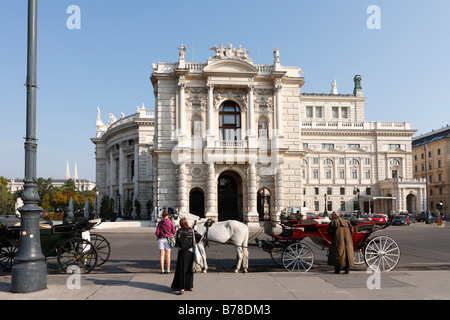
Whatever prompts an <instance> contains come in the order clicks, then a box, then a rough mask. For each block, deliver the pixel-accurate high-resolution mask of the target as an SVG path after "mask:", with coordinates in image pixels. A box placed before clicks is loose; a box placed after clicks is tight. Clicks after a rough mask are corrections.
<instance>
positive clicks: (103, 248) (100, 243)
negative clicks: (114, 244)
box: [91, 234, 111, 266]
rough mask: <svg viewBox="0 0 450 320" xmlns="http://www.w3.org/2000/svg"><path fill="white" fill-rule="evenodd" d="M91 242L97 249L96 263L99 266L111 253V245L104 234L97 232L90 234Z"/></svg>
mask: <svg viewBox="0 0 450 320" xmlns="http://www.w3.org/2000/svg"><path fill="white" fill-rule="evenodd" d="M91 243H92V244H93V245H94V246H95V248H96V249H97V254H98V261H97V265H98V266H101V265H102V264H104V263H105V262H106V261H107V260H108V259H109V255H110V254H111V246H110V244H109V242H108V240H106V238H105V237H104V236H102V235H99V234H91Z"/></svg>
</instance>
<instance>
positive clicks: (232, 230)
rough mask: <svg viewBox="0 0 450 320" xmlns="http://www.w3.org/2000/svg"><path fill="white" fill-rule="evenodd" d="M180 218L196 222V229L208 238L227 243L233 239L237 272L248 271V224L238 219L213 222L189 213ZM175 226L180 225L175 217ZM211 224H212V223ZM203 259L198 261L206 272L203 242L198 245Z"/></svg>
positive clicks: (190, 223)
mask: <svg viewBox="0 0 450 320" xmlns="http://www.w3.org/2000/svg"><path fill="white" fill-rule="evenodd" d="M179 218H186V219H187V220H188V222H189V225H190V226H193V225H194V222H196V225H195V229H196V230H197V232H198V233H199V234H201V235H203V236H206V237H207V240H209V241H214V242H219V243H227V242H228V241H231V242H232V243H233V245H234V246H235V248H236V253H237V255H236V269H235V270H234V272H235V273H238V272H239V269H240V268H241V264H242V268H243V269H244V273H246V272H247V271H248V248H247V247H248V237H249V231H248V227H247V225H246V224H244V223H242V222H239V221H236V220H228V221H221V222H212V224H211V221H210V220H207V219H201V218H200V217H199V216H196V215H193V214H190V213H187V214H180V215H179ZM174 220H175V226H179V220H180V219H174ZM210 224H211V225H210ZM198 249H199V253H200V255H201V258H202V259H201V260H202V261H199V262H198V263H199V264H202V265H203V272H204V273H206V271H207V269H208V265H207V263H206V253H205V249H204V246H203V244H199V245H198Z"/></svg>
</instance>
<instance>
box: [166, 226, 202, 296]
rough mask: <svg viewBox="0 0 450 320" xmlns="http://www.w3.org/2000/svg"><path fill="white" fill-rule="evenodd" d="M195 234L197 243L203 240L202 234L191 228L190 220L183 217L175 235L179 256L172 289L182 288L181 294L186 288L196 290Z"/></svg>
mask: <svg viewBox="0 0 450 320" xmlns="http://www.w3.org/2000/svg"><path fill="white" fill-rule="evenodd" d="M194 235H195V241H196V243H198V242H199V241H201V240H202V236H201V235H200V234H199V233H198V232H197V231H195V230H194V229H193V228H189V222H188V220H187V219H186V218H181V220H180V228H179V229H178V231H177V234H176V237H175V246H176V247H178V256H177V266H176V268H175V275H174V277H173V281H172V285H171V288H172V290H180V294H183V293H184V291H185V290H189V291H194V273H193V272H192V264H193V262H194V250H193V248H194V243H193V242H194Z"/></svg>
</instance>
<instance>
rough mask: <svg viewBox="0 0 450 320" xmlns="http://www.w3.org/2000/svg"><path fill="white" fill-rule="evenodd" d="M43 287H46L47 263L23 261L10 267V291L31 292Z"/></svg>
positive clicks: (43, 288)
mask: <svg viewBox="0 0 450 320" xmlns="http://www.w3.org/2000/svg"><path fill="white" fill-rule="evenodd" d="M45 289H47V264H46V263H45V262H41V261H39V262H23V263H18V264H16V265H15V266H14V267H13V268H12V271H11V292H12V293H31V292H37V291H41V290H45Z"/></svg>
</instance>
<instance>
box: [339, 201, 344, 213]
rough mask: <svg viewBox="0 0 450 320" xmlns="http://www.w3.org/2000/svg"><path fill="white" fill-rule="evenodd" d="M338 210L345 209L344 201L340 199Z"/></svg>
mask: <svg viewBox="0 0 450 320" xmlns="http://www.w3.org/2000/svg"><path fill="white" fill-rule="evenodd" d="M340 210H341V211H345V201H341V204H340Z"/></svg>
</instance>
